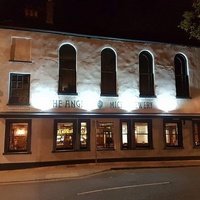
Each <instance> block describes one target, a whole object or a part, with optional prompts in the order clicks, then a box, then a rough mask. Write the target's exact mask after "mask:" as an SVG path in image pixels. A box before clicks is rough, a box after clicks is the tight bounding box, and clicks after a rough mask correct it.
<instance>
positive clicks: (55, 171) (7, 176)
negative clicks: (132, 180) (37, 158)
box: [0, 160, 200, 185]
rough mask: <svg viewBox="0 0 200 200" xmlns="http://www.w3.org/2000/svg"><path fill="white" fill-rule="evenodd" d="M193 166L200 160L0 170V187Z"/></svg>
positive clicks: (199, 164)
mask: <svg viewBox="0 0 200 200" xmlns="http://www.w3.org/2000/svg"><path fill="white" fill-rule="evenodd" d="M194 166H200V160H176V161H134V162H106V163H89V164H73V165H59V166H49V167H36V168H28V169H17V170H2V171H0V185H5V184H17V183H27V182H35V181H54V180H64V179H73V178H84V177H87V176H91V175H95V174H98V173H102V172H105V171H108V170H120V169H140V168H163V167H164V168H167V167H194Z"/></svg>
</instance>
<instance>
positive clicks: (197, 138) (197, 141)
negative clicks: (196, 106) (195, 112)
mask: <svg viewBox="0 0 200 200" xmlns="http://www.w3.org/2000/svg"><path fill="white" fill-rule="evenodd" d="M193 127H194V130H193V134H194V145H195V146H200V122H194V126H193Z"/></svg>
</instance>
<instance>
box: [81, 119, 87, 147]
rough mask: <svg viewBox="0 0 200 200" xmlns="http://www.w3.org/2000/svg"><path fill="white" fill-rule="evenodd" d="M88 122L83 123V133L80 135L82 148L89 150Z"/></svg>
mask: <svg viewBox="0 0 200 200" xmlns="http://www.w3.org/2000/svg"><path fill="white" fill-rule="evenodd" d="M87 135H88V132H87V122H81V133H80V148H81V149H86V148H87V140H88V138H87Z"/></svg>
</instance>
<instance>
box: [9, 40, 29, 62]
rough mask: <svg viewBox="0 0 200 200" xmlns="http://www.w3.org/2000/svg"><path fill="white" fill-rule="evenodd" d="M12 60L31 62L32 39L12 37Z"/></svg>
mask: <svg viewBox="0 0 200 200" xmlns="http://www.w3.org/2000/svg"><path fill="white" fill-rule="evenodd" d="M11 42H12V44H11V52H10V60H11V61H19V62H31V39H30V38H21V37H12V41H11Z"/></svg>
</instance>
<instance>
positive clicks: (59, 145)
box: [56, 122, 74, 150]
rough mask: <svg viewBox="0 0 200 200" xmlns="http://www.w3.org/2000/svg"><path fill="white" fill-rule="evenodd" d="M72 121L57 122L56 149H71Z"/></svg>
mask: <svg viewBox="0 0 200 200" xmlns="http://www.w3.org/2000/svg"><path fill="white" fill-rule="evenodd" d="M73 135H74V129H73V122H66V123H57V137H56V149H57V150H62V149H63V150H64V149H73Z"/></svg>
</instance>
